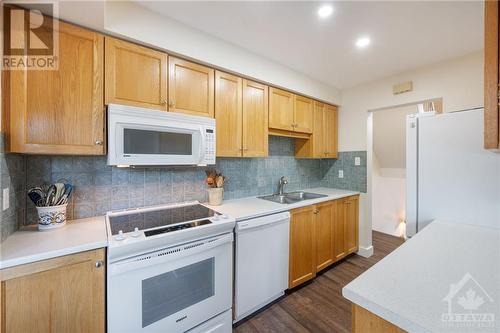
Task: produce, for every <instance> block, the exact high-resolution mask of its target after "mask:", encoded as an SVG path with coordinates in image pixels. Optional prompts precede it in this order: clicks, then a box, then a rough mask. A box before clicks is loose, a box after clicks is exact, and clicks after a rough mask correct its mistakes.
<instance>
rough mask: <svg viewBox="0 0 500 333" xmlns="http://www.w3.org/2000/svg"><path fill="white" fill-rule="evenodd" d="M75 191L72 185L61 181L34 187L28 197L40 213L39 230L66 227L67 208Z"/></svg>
mask: <svg viewBox="0 0 500 333" xmlns="http://www.w3.org/2000/svg"><path fill="white" fill-rule="evenodd" d="M72 190H73V186H72V185H71V184H68V183H65V182H63V181H59V182H57V183H55V184H52V185H48V184H43V185H42V186H38V187H33V188H31V189H30V190H29V191H28V197H29V198H30V199H31V201H33V203H34V204H35V206H36V210H37V212H38V230H50V229H56V228H60V227H63V226H64V225H66V206H67V205H68V200H69V197H70V195H71V192H72Z"/></svg>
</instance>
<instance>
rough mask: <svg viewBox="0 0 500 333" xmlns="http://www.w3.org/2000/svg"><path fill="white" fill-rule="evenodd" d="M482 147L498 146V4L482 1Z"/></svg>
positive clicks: (499, 122) (499, 120) (499, 141)
mask: <svg viewBox="0 0 500 333" xmlns="http://www.w3.org/2000/svg"><path fill="white" fill-rule="evenodd" d="M484 10H485V12H484V148H485V149H499V148H500V113H499V112H500V110H499V102H500V100H499V98H500V93H499V92H500V80H499V79H500V74H499V71H500V66H499V56H500V54H499V47H500V46H499V45H500V44H499V24H500V20H499V10H500V9H499V4H498V1H497V0H495V1H485V2H484Z"/></svg>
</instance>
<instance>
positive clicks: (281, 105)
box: [269, 87, 294, 131]
mask: <svg viewBox="0 0 500 333" xmlns="http://www.w3.org/2000/svg"><path fill="white" fill-rule="evenodd" d="M293 97H294V95H293V94H292V93H290V92H288V91H284V90H281V89H278V88H272V87H270V88H269V128H274V129H278V130H285V131H293V129H294V126H293V125H294V119H293V117H294V115H293V113H294V112H293V103H294V98H293Z"/></svg>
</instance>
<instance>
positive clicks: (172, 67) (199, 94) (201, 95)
mask: <svg viewBox="0 0 500 333" xmlns="http://www.w3.org/2000/svg"><path fill="white" fill-rule="evenodd" d="M168 67H169V71H168V74H169V79H168V99H169V107H168V110H169V111H174V112H183V113H188V114H192V115H196V116H205V117H213V116H214V69H213V68H209V67H206V66H202V65H199V64H195V63H193V62H190V61H186V60H182V59H179V58H175V57H168Z"/></svg>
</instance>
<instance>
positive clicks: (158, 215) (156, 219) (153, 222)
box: [109, 204, 217, 235]
mask: <svg viewBox="0 0 500 333" xmlns="http://www.w3.org/2000/svg"><path fill="white" fill-rule="evenodd" d="M216 214H217V213H216V212H215V211H213V210H211V209H210V208H207V207H205V206H203V205H200V204H193V205H186V206H179V207H171V208H164V209H159V210H152V211H142V212H134V211H131V212H130V214H124V215H117V216H110V217H109V225H110V229H111V234H112V235H117V234H118V233H119V231H120V230H121V231H122V232H123V233H127V232H131V231H134V229H135V228H138V229H139V230H147V229H153V228H159V227H165V226H169V225H173V224H179V223H184V222H186V223H187V222H191V221H195V220H200V219H206V218H209V217H212V216H215V215H216ZM166 229H167V228H165V230H166ZM180 229H182V227H181V226H172V227H169V228H168V230H169V231H174V230H180Z"/></svg>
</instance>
